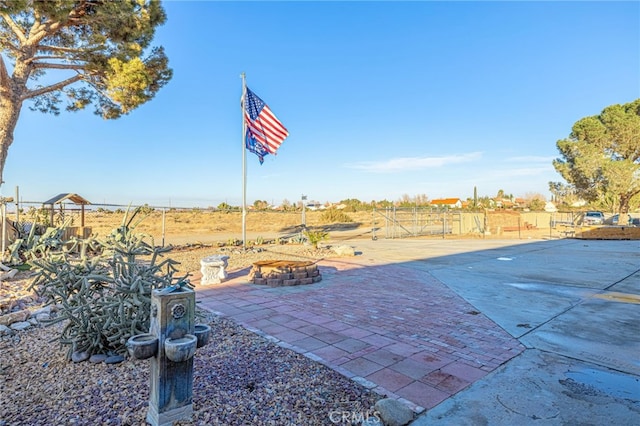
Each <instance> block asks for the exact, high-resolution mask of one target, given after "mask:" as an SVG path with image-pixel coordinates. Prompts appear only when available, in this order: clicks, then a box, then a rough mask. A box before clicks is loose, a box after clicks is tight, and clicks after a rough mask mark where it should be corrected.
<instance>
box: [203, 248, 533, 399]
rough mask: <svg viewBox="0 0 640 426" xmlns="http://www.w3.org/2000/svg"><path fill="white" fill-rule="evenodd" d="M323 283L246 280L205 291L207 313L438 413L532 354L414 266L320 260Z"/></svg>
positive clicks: (233, 281)
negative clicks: (449, 400) (450, 401)
mask: <svg viewBox="0 0 640 426" xmlns="http://www.w3.org/2000/svg"><path fill="white" fill-rule="evenodd" d="M319 267H320V271H321V273H322V276H323V279H322V281H321V282H319V283H316V284H311V285H305V286H295V287H276V288H271V287H266V286H260V285H254V284H250V283H248V282H247V280H246V277H244V276H236V277H235V278H233V279H230V280H229V281H227V282H224V283H222V284H217V285H212V286H206V287H205V286H199V285H198V282H197V280H194V283H195V284H196V291H197V299H198V300H199V301H200V306H202V307H204V308H207V309H210V310H212V311H214V312H217V313H220V314H223V315H225V316H228V317H230V318H232V319H234V320H235V321H236V322H238V323H240V324H242V325H244V326H246V327H248V328H250V329H257V330H260V331H261V332H263V333H264V334H267V335H270V336H273V337H275V338H277V339H279V340H280V341H281V342H282V344H283V345H284V346H287V347H291V348H294V349H295V350H297V351H298V352H301V353H306V354H307V355H308V356H310V357H311V358H313V359H320V360H321V361H322V362H323V363H325V364H326V365H328V366H329V367H332V368H334V369H336V370H337V371H339V372H341V373H342V374H344V375H346V376H347V377H350V378H354V379H356V380H359V381H362V380H364V381H368V382H370V383H373V384H375V385H376V387H375V390H376V391H377V392H380V393H383V394H387V395H389V396H392V397H396V398H402V399H404V400H406V401H409V402H410V403H411V404H413V408H414V409H415V410H416V411H421V410H422V409H423V408H427V409H428V408H432V407H434V406H435V405H437V404H439V403H440V402H442V401H443V400H445V399H446V398H449V397H450V396H452V395H453V394H455V393H457V392H459V391H460V390H462V389H464V388H465V387H467V386H469V385H470V384H471V383H473V382H474V381H476V380H478V379H480V378H482V377H483V376H484V375H486V374H487V373H489V372H491V371H493V370H494V369H495V368H496V367H498V366H499V365H501V364H503V363H504V362H506V361H508V360H509V359H511V358H513V357H514V356H516V355H518V354H519V353H520V352H522V350H523V349H524V348H523V347H522V346H521V345H520V343H519V342H518V341H517V340H516V339H514V338H512V337H511V336H510V335H509V334H507V333H506V332H505V331H503V330H502V329H501V328H500V327H498V326H497V325H496V324H495V323H493V322H492V321H491V320H489V319H488V318H487V317H485V316H484V315H482V314H478V313H477V312H476V311H475V309H474V307H473V306H471V305H469V304H468V303H467V302H466V301H465V300H464V299H462V298H461V297H459V296H458V295H457V294H455V293H454V292H453V291H451V290H450V289H449V288H448V287H447V286H445V285H444V284H442V283H441V282H439V281H438V280H436V279H435V278H434V277H432V276H431V275H429V274H428V273H425V272H424V270H422V271H421V270H419V269H417V268H415V269H414V268H412V267H411V264H410V263H398V264H385V265H378V264H375V265H366V266H365V265H361V264H358V259H357V258H350V259H348V260H325V261H322V262H320V263H319Z"/></svg>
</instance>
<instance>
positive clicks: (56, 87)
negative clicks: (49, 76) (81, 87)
mask: <svg viewBox="0 0 640 426" xmlns="http://www.w3.org/2000/svg"><path fill="white" fill-rule="evenodd" d="M82 78H83V75H82V74H78V75H75V76H73V77H70V78H68V79H66V80H63V81H59V82H58V83H55V84H52V85H50V86H46V87H40V88H38V89H35V90H29V91H27V92H26V93H25V94H23V95H22V97H21V100H22V101H24V100H25V99H30V98H35V97H36V96H40V95H44V94H45V93H51V92H55V91H56V90H60V89H62V88H63V87H65V86H68V85H70V84H73V83H76V82H78V81H80V80H82Z"/></svg>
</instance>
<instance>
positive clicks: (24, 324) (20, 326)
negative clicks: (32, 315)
mask: <svg viewBox="0 0 640 426" xmlns="http://www.w3.org/2000/svg"><path fill="white" fill-rule="evenodd" d="M9 327H11V329H12V330H15V331H22V330H26V329H27V328H29V327H31V323H30V322H29V321H18V322H14V323H13V324H11V325H10V326H9Z"/></svg>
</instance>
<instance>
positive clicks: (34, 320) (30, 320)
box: [27, 318, 38, 325]
mask: <svg viewBox="0 0 640 426" xmlns="http://www.w3.org/2000/svg"><path fill="white" fill-rule="evenodd" d="M27 321H29V324H31V325H38V320H37V319H35V318H29V319H28V320H27Z"/></svg>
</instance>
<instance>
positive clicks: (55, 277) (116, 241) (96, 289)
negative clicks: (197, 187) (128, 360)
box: [28, 209, 189, 357]
mask: <svg viewBox="0 0 640 426" xmlns="http://www.w3.org/2000/svg"><path fill="white" fill-rule="evenodd" d="M139 212H140V210H139V209H136V210H134V212H133V214H132V215H131V217H128V212H127V213H126V214H125V217H124V219H123V222H122V226H120V227H118V228H117V229H114V230H113V231H112V232H111V234H109V235H108V236H107V237H106V238H105V239H104V240H99V239H97V238H95V237H91V238H88V239H85V240H74V241H71V242H63V244H61V247H62V249H60V250H48V251H42V250H31V251H30V252H29V253H28V255H29V257H30V263H31V264H32V266H33V267H34V269H35V270H36V271H37V275H36V277H35V279H34V280H33V282H32V283H31V285H30V289H32V290H34V291H35V292H36V293H37V294H38V295H40V296H45V297H46V298H47V301H48V304H53V305H56V306H58V308H59V314H58V316H57V317H56V318H55V319H53V320H51V321H50V322H49V324H55V323H58V322H65V325H64V328H63V329H62V331H61V333H60V335H59V336H58V341H59V342H60V344H61V345H63V346H68V353H67V355H68V357H71V354H72V353H73V352H75V351H77V352H87V353H89V354H101V353H104V354H109V353H116V354H121V355H125V354H126V353H127V350H126V346H125V344H126V342H127V339H128V338H129V337H131V336H134V335H138V334H142V333H146V332H147V331H148V329H149V322H150V310H151V303H150V302H151V290H153V289H160V288H165V287H168V286H170V285H172V284H173V283H174V281H178V282H181V283H187V285H189V284H188V280H187V279H186V278H187V277H186V276H185V277H181V278H177V279H176V278H174V277H173V275H174V273H175V272H176V267H175V265H176V264H177V262H175V261H173V260H172V259H170V258H166V259H164V260H161V261H160V258H161V257H162V256H164V255H165V254H166V253H167V252H169V251H170V250H171V248H170V247H167V248H161V247H154V246H153V239H152V238H151V237H150V236H148V235H145V234H141V233H135V232H134V230H135V227H136V225H137V224H139V221H137V222H135V223H134V218H135V217H136V216H137V214H138V213H139ZM149 240H150V241H149ZM69 243H71V244H69ZM69 247H72V248H75V250H69V249H68V248H69ZM76 252H77V253H76Z"/></svg>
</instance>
